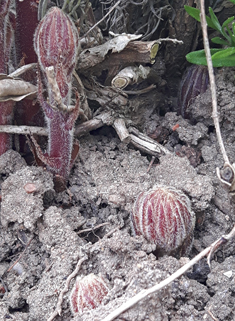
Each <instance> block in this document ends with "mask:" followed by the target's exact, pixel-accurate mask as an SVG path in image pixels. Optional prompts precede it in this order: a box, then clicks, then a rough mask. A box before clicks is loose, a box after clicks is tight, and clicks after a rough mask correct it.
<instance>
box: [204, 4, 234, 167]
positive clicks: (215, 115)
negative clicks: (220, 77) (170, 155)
mask: <svg viewBox="0 0 235 321" xmlns="http://www.w3.org/2000/svg"><path fill="white" fill-rule="evenodd" d="M200 5H201V15H200V16H201V26H202V35H203V43H204V49H205V53H206V60H207V66H208V72H209V78H210V87H211V96H212V118H213V121H214V125H215V130H216V135H217V140H218V143H219V146H220V150H221V153H222V155H223V158H224V162H225V163H226V164H230V163H229V159H228V156H227V153H226V150H225V147H224V142H223V139H222V136H221V131H220V124H219V117H218V106H217V98H216V86H215V76H214V71H213V64H212V59H211V53H210V46H209V40H208V34H207V23H206V14H205V2H204V0H200Z"/></svg>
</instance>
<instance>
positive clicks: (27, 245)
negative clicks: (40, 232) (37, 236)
mask: <svg viewBox="0 0 235 321" xmlns="http://www.w3.org/2000/svg"><path fill="white" fill-rule="evenodd" d="M33 238H34V237H31V239H30V240H29V241H28V243H27V244H26V245H25V249H24V251H23V252H22V253H21V254H20V256H19V257H18V259H17V260H16V261H15V262H14V264H12V265H11V266H10V267H9V269H8V270H7V272H10V271H11V270H12V269H13V267H14V266H15V265H16V263H18V262H19V261H20V259H21V258H22V256H23V255H24V253H25V251H26V250H27V248H28V247H29V245H30V243H31V242H32V240H33Z"/></svg>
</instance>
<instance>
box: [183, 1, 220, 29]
mask: <svg viewBox="0 0 235 321" xmlns="http://www.w3.org/2000/svg"><path fill="white" fill-rule="evenodd" d="M184 9H185V11H186V12H187V13H188V14H189V15H190V16H191V17H193V18H194V19H196V20H197V21H198V22H200V21H201V19H200V10H199V9H196V8H193V7H190V6H184ZM206 22H207V25H208V27H210V28H212V29H215V30H217V28H216V27H215V25H214V24H213V22H212V21H211V18H210V17H208V16H206Z"/></svg>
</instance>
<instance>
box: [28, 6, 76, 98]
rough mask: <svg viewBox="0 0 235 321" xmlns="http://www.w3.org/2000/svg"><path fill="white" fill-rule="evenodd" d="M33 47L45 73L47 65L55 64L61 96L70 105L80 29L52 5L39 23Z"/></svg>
mask: <svg viewBox="0 0 235 321" xmlns="http://www.w3.org/2000/svg"><path fill="white" fill-rule="evenodd" d="M34 48H35V51H36V53H37V56H38V61H39V64H40V67H41V69H42V71H44V73H45V70H46V69H45V68H47V67H50V66H53V67H54V70H55V75H56V81H57V84H58V86H59V90H60V93H61V96H62V99H63V98H66V100H65V101H63V102H64V103H65V104H67V102H68V101H67V100H68V98H69V94H70V86H71V81H72V73H73V70H74V67H75V64H76V58H77V53H78V31H77V29H76V27H75V25H74V23H73V21H72V20H71V19H70V18H69V16H67V15H66V14H65V13H64V12H63V11H62V10H61V9H59V8H58V7H53V8H51V9H50V10H49V11H48V13H47V14H46V15H45V17H44V18H43V19H42V20H41V21H40V23H39V24H38V27H37V29H36V32H35V37H34ZM49 95H50V93H49Z"/></svg>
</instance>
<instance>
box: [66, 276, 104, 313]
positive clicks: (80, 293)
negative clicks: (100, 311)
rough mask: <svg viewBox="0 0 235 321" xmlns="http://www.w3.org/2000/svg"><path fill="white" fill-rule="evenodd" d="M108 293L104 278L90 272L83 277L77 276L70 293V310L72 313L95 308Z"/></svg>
mask: <svg viewBox="0 0 235 321" xmlns="http://www.w3.org/2000/svg"><path fill="white" fill-rule="evenodd" d="M107 294H108V287H107V285H106V284H105V282H104V280H103V279H102V278H101V277H99V276H97V275H95V274H93V273H91V274H89V275H87V276H85V277H84V278H81V277H78V278H77V279H76V282H75V285H74V287H73V289H72V293H71V295H70V305H71V310H72V312H73V313H74V314H77V313H79V314H82V312H83V310H84V309H85V308H87V309H89V310H92V309H95V308H97V307H98V306H99V305H100V304H101V302H102V301H103V299H104V297H105V296H106V295H107Z"/></svg>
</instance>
